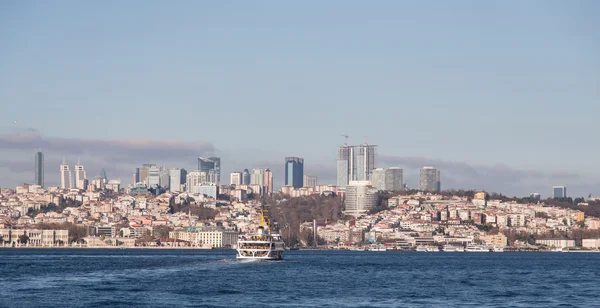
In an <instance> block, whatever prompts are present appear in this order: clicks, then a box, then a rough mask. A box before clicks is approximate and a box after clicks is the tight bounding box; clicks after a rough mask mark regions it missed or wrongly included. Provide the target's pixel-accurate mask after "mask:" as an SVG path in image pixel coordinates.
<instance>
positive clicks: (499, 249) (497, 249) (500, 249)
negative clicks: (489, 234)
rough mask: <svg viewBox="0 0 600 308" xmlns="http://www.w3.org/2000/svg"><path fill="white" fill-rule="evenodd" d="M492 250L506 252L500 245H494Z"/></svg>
mask: <svg viewBox="0 0 600 308" xmlns="http://www.w3.org/2000/svg"><path fill="white" fill-rule="evenodd" d="M491 251H492V252H504V248H502V247H499V246H493V247H492V250H491Z"/></svg>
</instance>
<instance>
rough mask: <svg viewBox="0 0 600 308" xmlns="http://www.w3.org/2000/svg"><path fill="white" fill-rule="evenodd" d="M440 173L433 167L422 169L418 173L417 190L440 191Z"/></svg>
mask: <svg viewBox="0 0 600 308" xmlns="http://www.w3.org/2000/svg"><path fill="white" fill-rule="evenodd" d="M440 175H441V174H440V171H438V170H437V169H435V168H433V167H423V169H421V170H420V173H419V190H420V191H430V192H439V191H440V190H441V179H440Z"/></svg>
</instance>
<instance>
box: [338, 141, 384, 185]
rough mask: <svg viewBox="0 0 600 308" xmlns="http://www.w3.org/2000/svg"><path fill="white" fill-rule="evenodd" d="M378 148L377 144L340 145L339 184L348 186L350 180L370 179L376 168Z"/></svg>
mask: <svg viewBox="0 0 600 308" xmlns="http://www.w3.org/2000/svg"><path fill="white" fill-rule="evenodd" d="M376 149H377V146H376V145H370V144H361V145H343V146H340V147H338V155H337V185H338V186H346V185H348V183H349V182H350V181H368V180H369V179H370V178H371V172H372V171H373V169H375V158H376V156H377V153H376Z"/></svg>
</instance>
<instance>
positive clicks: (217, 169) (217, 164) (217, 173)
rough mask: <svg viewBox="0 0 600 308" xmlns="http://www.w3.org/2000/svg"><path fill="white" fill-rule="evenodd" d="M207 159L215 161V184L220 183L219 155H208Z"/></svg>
mask: <svg viewBox="0 0 600 308" xmlns="http://www.w3.org/2000/svg"><path fill="white" fill-rule="evenodd" d="M208 159H210V160H212V161H213V162H214V163H215V166H214V168H213V169H214V170H215V173H216V175H217V181H216V183H217V184H220V183H221V157H209V158H208Z"/></svg>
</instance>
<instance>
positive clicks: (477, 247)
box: [465, 244, 490, 252]
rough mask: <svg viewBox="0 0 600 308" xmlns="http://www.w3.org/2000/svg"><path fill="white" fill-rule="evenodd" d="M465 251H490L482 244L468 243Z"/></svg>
mask: <svg viewBox="0 0 600 308" xmlns="http://www.w3.org/2000/svg"><path fill="white" fill-rule="evenodd" d="M465 251H466V252H490V249H489V248H488V247H487V246H484V245H474V244H469V245H467V248H466V249H465Z"/></svg>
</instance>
